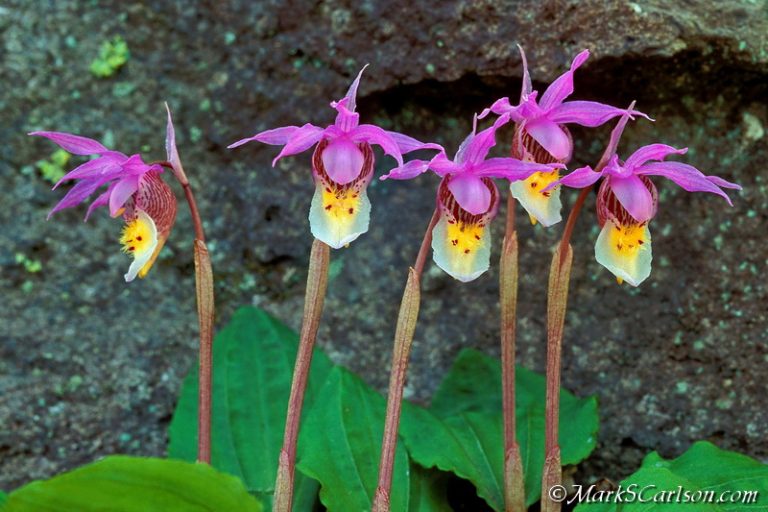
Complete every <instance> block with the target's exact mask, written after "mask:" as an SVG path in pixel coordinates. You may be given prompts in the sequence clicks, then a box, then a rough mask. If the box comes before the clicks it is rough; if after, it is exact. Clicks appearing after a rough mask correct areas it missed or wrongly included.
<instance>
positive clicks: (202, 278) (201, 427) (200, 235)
mask: <svg viewBox="0 0 768 512" xmlns="http://www.w3.org/2000/svg"><path fill="white" fill-rule="evenodd" d="M165 108H166V110H167V111H168V125H167V129H166V135H165V150H166V153H167V156H168V161H166V162H160V165H162V166H163V167H167V168H169V169H171V171H172V172H173V175H174V177H175V178H176V180H177V181H178V182H179V184H180V185H181V187H182V188H183V189H184V197H185V198H186V199H187V205H188V206H189V214H190V217H192V225H193V226H194V230H195V241H194V258H195V295H196V298H197V316H198V324H199V329H200V347H199V356H198V396H197V461H198V462H203V463H205V464H210V463H211V410H212V402H213V398H212V397H213V322H214V316H215V305H214V296H213V269H212V268H211V257H210V255H209V254H208V247H207V246H206V244H205V231H204V230H203V221H202V220H201V218H200V210H199V209H198V208H197V201H195V195H194V193H193V192H192V187H191V186H190V184H189V180H188V179H187V174H186V173H185V172H184V166H183V165H182V164H181V159H180V158H179V151H178V149H177V148H176V132H175V130H174V127H173V120H172V118H171V110H170V108H168V104H167V103H166V105H165Z"/></svg>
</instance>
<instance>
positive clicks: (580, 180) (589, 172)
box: [545, 166, 603, 190]
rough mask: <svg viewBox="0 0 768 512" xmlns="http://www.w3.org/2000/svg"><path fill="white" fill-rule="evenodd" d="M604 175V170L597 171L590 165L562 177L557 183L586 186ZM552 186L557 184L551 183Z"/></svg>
mask: <svg viewBox="0 0 768 512" xmlns="http://www.w3.org/2000/svg"><path fill="white" fill-rule="evenodd" d="M602 176H603V171H600V172H595V171H594V170H593V169H592V168H591V167H590V166H586V167H580V168H578V169H576V170H575V171H573V172H572V173H570V174H568V175H566V176H563V177H562V178H560V180H559V181H558V182H557V184H558V185H565V186H567V187H571V188H585V187H589V186H590V185H593V184H594V183H595V182H596V181H597V180H599V179H600V178H601V177H602ZM552 186H555V185H554V184H553V185H550V187H552ZM545 190H546V189H545Z"/></svg>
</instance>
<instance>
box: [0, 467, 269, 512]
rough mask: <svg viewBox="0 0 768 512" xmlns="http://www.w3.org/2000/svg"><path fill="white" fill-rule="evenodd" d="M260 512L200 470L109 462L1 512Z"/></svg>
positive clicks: (28, 494)
mask: <svg viewBox="0 0 768 512" xmlns="http://www.w3.org/2000/svg"><path fill="white" fill-rule="evenodd" d="M75 510H76V511H77V512H103V511H109V512H168V511H170V510H173V511H175V512H205V511H207V512H231V511H233V510H237V511H238V512H241V511H242V512H261V511H262V506H261V504H260V503H259V502H258V501H256V500H255V499H254V498H253V497H252V496H250V495H249V494H248V492H247V491H246V489H245V487H243V484H242V483H241V482H240V481H238V480H237V479H236V478H234V477H232V476H229V475H225V474H223V473H219V472H218V471H216V470H215V469H213V468H211V467H210V466H206V465H204V464H190V463H188V462H182V461H173V460H163V459H149V458H138V457H125V456H114V457H107V458H106V459H103V460H101V461H99V462H96V463H93V464H89V465H87V466H83V467H82V468H79V469H76V470H74V471H71V472H69V473H64V474H62V475H59V476H56V477H54V478H52V479H50V480H45V481H39V482H32V483H31V484H29V485H26V486H24V487H22V488H21V489H18V490H16V491H14V492H12V493H11V494H10V495H9V496H8V502H7V503H6V504H5V507H4V508H3V512H41V511H45V512H72V511H75Z"/></svg>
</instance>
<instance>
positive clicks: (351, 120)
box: [331, 98, 360, 133]
mask: <svg viewBox="0 0 768 512" xmlns="http://www.w3.org/2000/svg"><path fill="white" fill-rule="evenodd" d="M347 101H348V99H347V98H342V99H341V101H338V102H335V101H333V102H331V106H332V107H333V108H335V109H336V112H338V114H336V121H335V122H334V126H336V128H338V129H339V130H341V132H342V133H349V132H351V131H352V130H354V129H355V128H357V125H358V123H359V122H360V114H358V113H357V112H353V111H352V110H350V109H348V108H347Z"/></svg>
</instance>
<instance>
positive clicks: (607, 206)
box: [559, 123, 741, 286]
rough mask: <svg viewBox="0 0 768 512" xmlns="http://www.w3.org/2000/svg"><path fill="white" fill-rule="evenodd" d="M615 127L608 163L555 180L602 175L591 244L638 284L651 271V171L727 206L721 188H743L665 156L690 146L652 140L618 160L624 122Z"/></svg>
mask: <svg viewBox="0 0 768 512" xmlns="http://www.w3.org/2000/svg"><path fill="white" fill-rule="evenodd" d="M624 124H625V123H624ZM617 128H618V129H617V130H615V132H616V133H614V134H613V135H612V136H611V139H612V142H611V144H610V147H611V150H610V152H609V154H608V155H607V164H606V165H605V166H604V167H603V168H602V169H601V170H600V171H599V172H595V171H594V170H592V168H591V167H589V166H587V167H581V168H579V169H576V170H575V171H573V172H572V173H570V174H568V175H567V176H564V177H563V178H562V179H560V180H559V183H560V184H563V185H566V186H569V187H574V188H584V187H588V186H590V185H592V184H594V183H595V182H596V181H597V180H598V179H600V178H604V180H603V182H602V183H601V185H600V189H599V190H598V193H597V214H598V222H599V223H600V227H601V228H602V230H601V231H600V235H599V236H598V238H597V243H596V244H595V258H596V259H597V261H598V263H600V264H601V265H603V266H604V267H605V268H607V269H608V270H610V271H611V272H612V273H613V274H614V275H615V276H616V278H617V280H618V281H619V283H622V282H623V281H626V282H627V283H629V284H631V285H632V286H637V285H639V284H640V283H642V282H643V281H644V280H645V279H647V278H648V276H649V275H650V273H651V259H652V254H651V234H650V231H649V230H648V224H649V223H650V221H651V219H653V217H654V216H655V215H656V211H657V203H658V192H657V191H656V186H655V185H654V184H653V182H652V181H651V180H650V179H649V176H663V177H665V178H667V179H669V180H671V181H672V182H673V183H675V184H677V185H679V186H680V187H682V188H683V189H684V190H686V191H688V192H710V193H712V194H717V195H719V196H721V197H723V198H724V199H725V200H726V201H727V202H728V204H730V205H731V206H732V205H733V204H732V203H731V200H730V198H729V197H728V195H727V194H726V193H725V192H724V191H723V190H722V189H723V188H728V189H735V190H741V186H739V185H737V184H736V183H731V182H729V181H726V180H724V179H722V178H720V177H718V176H706V175H704V174H703V173H702V172H701V171H699V170H698V169H696V168H695V167H693V166H692V165H688V164H684V163H681V162H666V161H664V159H665V158H667V157H668V156H671V155H682V154H685V152H686V151H687V150H688V148H682V149H676V148H673V147H672V146H667V145H666V144H651V145H648V146H643V147H641V148H640V149H638V150H637V151H635V152H634V153H633V154H632V155H630V156H629V158H627V159H626V160H621V159H619V156H618V155H617V154H616V146H617V144H618V138H619V137H620V136H621V131H622V130H623V128H624V126H623V124H620V125H619V126H617Z"/></svg>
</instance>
